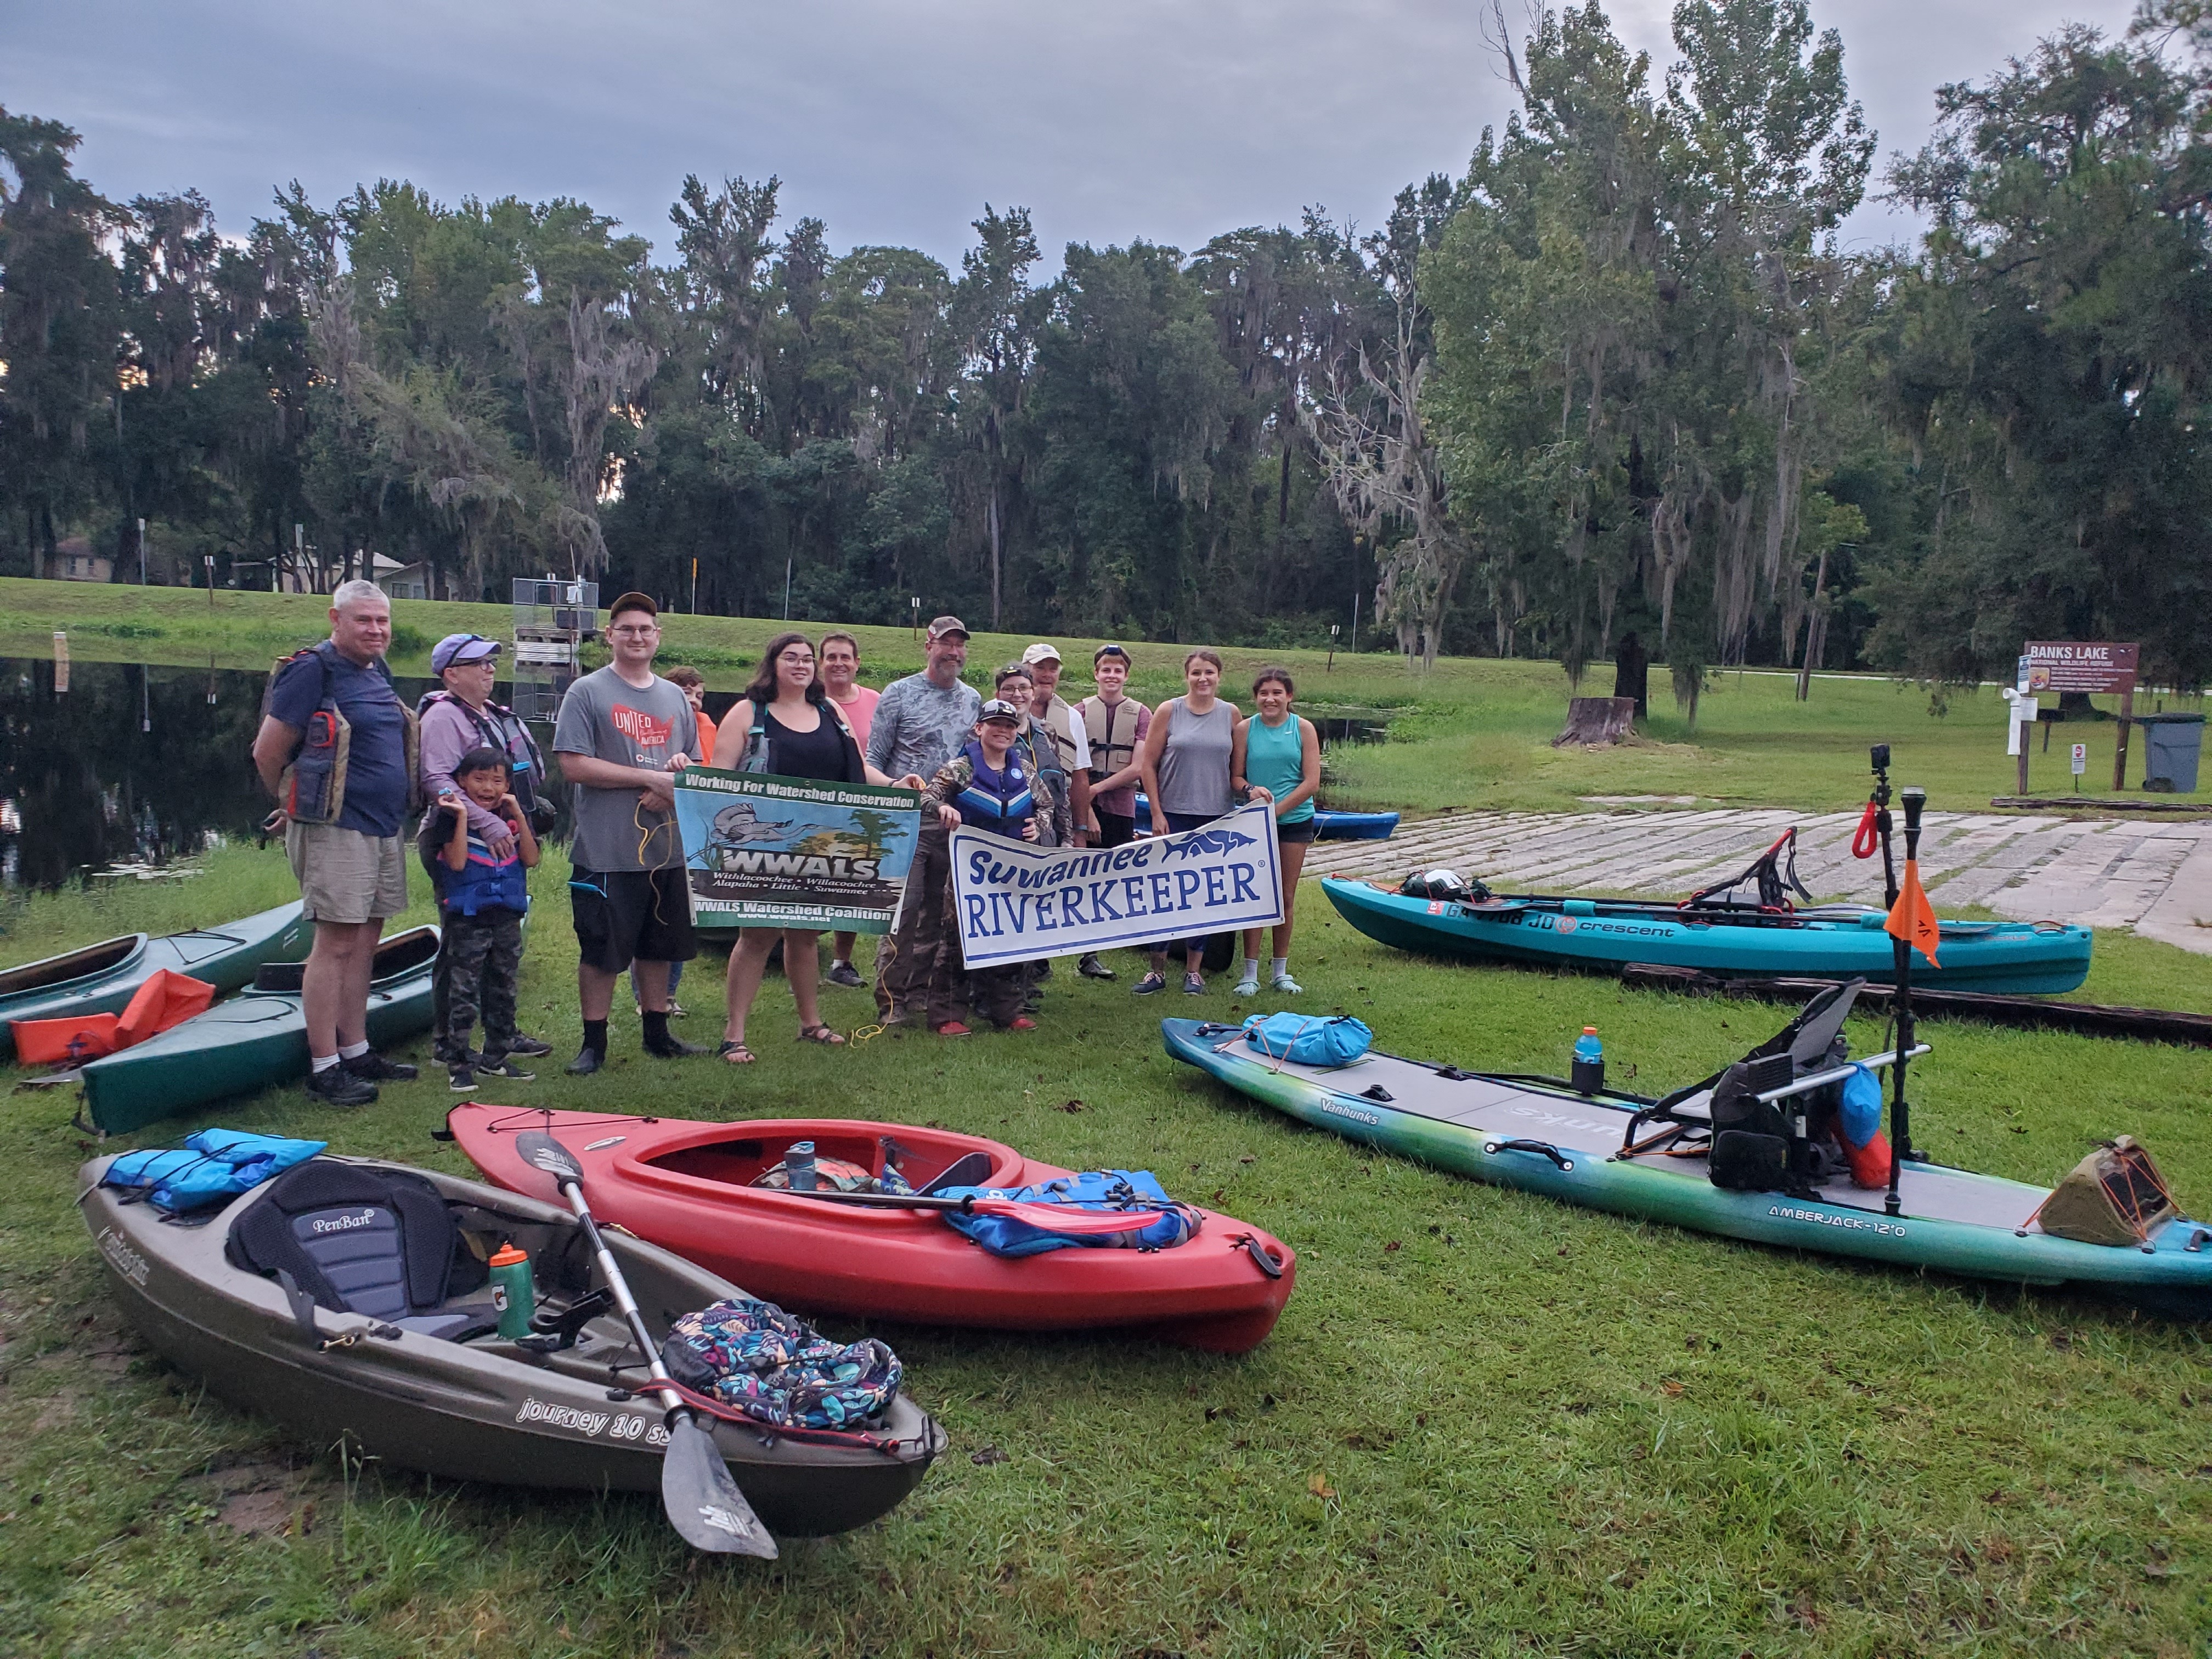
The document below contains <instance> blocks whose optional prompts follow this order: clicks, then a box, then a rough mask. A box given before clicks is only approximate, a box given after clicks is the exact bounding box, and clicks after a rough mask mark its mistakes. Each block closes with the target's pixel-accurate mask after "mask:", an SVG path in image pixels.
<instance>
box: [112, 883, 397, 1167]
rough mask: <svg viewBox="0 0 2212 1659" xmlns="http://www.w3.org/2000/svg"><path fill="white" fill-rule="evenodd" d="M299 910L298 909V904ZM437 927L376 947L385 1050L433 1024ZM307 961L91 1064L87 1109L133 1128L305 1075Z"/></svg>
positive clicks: (372, 1030) (374, 1027) (373, 1036)
mask: <svg viewBox="0 0 2212 1659" xmlns="http://www.w3.org/2000/svg"><path fill="white" fill-rule="evenodd" d="M295 908H296V907H295ZM437 957H438V930H437V929H436V928H435V927H410V928H409V929H408V930H407V931H406V932H404V933H394V934H392V936H391V937H390V938H389V939H384V940H382V941H381V942H380V943H379V944H378V945H377V947H376V963H375V966H374V969H372V970H371V978H370V981H369V990H368V1040H369V1041H370V1042H372V1043H374V1044H375V1045H376V1046H377V1047H378V1048H384V1047H386V1046H387V1045H389V1044H392V1043H397V1042H404V1041H405V1040H406V1039H407V1038H409V1037H410V1036H416V1035H418V1034H420V1033H421V1032H423V1031H427V1030H429V1029H430V971H431V969H432V967H433V966H434V965H435V963H436V961H437ZM303 967H304V964H303V963H270V964H269V965H267V966H265V967H264V968H263V969H261V970H260V972H259V973H258V974H257V975H255V976H254V981H253V987H252V989H251V990H248V991H246V992H244V993H242V994H240V995H238V996H234V997H233V998H231V999H230V1000H228V1002H218V1003H217V1004H216V1006H214V1007H212V1008H210V1009H209V1010H208V1011H207V1012H205V1013H204V1014H196V1015H194V1016H193V1017H192V1018H190V1019H188V1020H185V1022H183V1023H182V1024H178V1025H173V1026H171V1027H170V1028H169V1029H168V1030H166V1031H163V1032H161V1034H160V1035H159V1036H152V1037H149V1038H148V1039H147V1040H146V1041H145V1042H142V1043H139V1044H138V1045H137V1046H136V1047H135V1048H125V1049H124V1050H122V1051H121V1052H120V1053H118V1054H109V1055H108V1056H107V1057H106V1059H104V1060H93V1061H90V1062H89V1063H88V1064H87V1065H86V1066H85V1067H84V1102H85V1112H86V1115H87V1116H88V1117H89V1118H90V1119H91V1121H92V1123H93V1126H94V1127H95V1128H98V1129H100V1130H102V1131H103V1132H105V1133H109V1134H125V1133H129V1132H130V1131H131V1130H133V1129H138V1128H143V1127H144V1126H145V1125H147V1124H149V1123H152V1122H154V1121H157V1120H158V1119H161V1118H165V1117H175V1116H178V1115H181V1114H183V1113H185V1112H189V1111H191V1110H192V1109H194V1108H196V1107H200V1106H206V1105H210V1104H212V1103H215V1102H216V1101H218V1100H227V1099H228V1098H229V1097H231V1096H233V1095H242V1094H250V1093H252V1091H254V1090H256V1089H265V1088H268V1087H269V1086H270V1085H272V1084H279V1083H289V1082H291V1081H293V1080H294V1079H298V1078H303V1077H305V1076H306V1075H307V1015H306V1012H304V1010H303V1009H302V1008H301V990H300V984H301V969H302V968H303Z"/></svg>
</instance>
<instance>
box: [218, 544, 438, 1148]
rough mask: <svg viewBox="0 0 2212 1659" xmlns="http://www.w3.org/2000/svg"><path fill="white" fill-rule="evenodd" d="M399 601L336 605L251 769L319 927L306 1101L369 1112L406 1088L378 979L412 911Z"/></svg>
mask: <svg viewBox="0 0 2212 1659" xmlns="http://www.w3.org/2000/svg"><path fill="white" fill-rule="evenodd" d="M391 644H392V603H391V601H390V600H389V599H386V598H385V596H384V592H383V590H382V589H380V588H379V587H378V586H376V584H375V583H374V582H366V581H349V582H342V583H340V584H339V586H338V589H337V592H335V593H333V594H331V636H330V638H328V639H327V640H323V641H319V642H318V643H317V644H315V645H313V646H311V647H308V648H307V650H305V651H302V652H301V653H298V654H297V655H296V656H294V657H291V658H289V659H287V660H286V661H285V662H284V663H283V664H282V665H280V666H279V667H278V668H277V670H276V674H275V675H274V676H273V677H272V678H270V683H269V696H268V698H267V700H266V702H264V705H263V711H262V721H261V729H260V731H259V732H257V733H256V734H255V736H254V738H253V768H254V770H255V771H257V772H258V773H259V774H260V775H261V782H262V785H263V787H265V788H266V789H267V790H268V791H269V793H270V794H272V795H274V796H275V797H276V804H277V812H278V815H279V816H280V817H282V818H283V820H284V851H285V853H286V854H287V855H288V856H289V858H290V860H291V862H292V873H293V874H294V875H295V876H296V877H297V878H299V882H300V902H301V908H302V910H303V912H304V914H305V915H306V916H307V920H308V921H312V922H313V923H314V925H315V943H314V945H313V949H312V950H311V951H309V952H308V955H307V969H306V972H305V974H304V975H303V976H302V982H301V1004H302V1009H303V1012H305V1014H306V1016H307V1054H308V1057H309V1061H310V1064H311V1066H312V1067H313V1069H312V1070H311V1071H310V1073H308V1077H307V1095H308V1097H309V1098H310V1099H313V1100H318V1101H320V1102H321V1103H323V1104H324V1105H325V1106H363V1105H367V1104H368V1103H369V1102H370V1101H372V1100H374V1099H375V1098H376V1085H377V1084H378V1083H379V1082H380V1081H382V1080H385V1079H393V1080H398V1081H404V1080H406V1079H410V1078H412V1077H413V1076H414V1075H415V1068H414V1067H413V1066H401V1065H396V1064H394V1063H393V1062H392V1061H391V1060H386V1059H385V1058H384V1057H383V1056H382V1055H380V1054H377V1053H375V1052H374V1050H373V1049H371V1048H369V1046H368V982H369V975H370V973H371V970H372V969H373V967H374V963H375V960H376V941H377V939H378V937H379V935H380V934H381V933H383V931H384V924H385V922H386V920H387V919H389V918H390V917H392V916H396V915H398V914H399V913H400V912H401V911H403V910H404V909H405V908H407V860H406V853H405V848H404V842H403V841H402V832H403V831H404V828H405V819H406V817H407V814H408V811H409V810H410V808H411V807H412V806H413V805H415V803H416V764H417V758H418V755H419V738H418V735H417V731H416V724H415V716H414V715H413V714H411V713H410V712H409V710H408V708H407V706H406V705H405V704H404V703H403V702H400V701H399V696H398V692H397V691H395V690H393V688H392V671H391V670H390V669H389V668H387V667H386V666H385V664H384V653H385V652H386V650H387V649H389V648H390V647H391Z"/></svg>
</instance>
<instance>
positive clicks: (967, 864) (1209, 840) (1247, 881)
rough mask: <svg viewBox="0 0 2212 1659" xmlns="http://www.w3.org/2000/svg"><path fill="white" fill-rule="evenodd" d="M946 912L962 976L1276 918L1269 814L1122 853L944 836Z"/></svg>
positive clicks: (1277, 876) (1134, 845)
mask: <svg viewBox="0 0 2212 1659" xmlns="http://www.w3.org/2000/svg"><path fill="white" fill-rule="evenodd" d="M952 896H953V913H954V915H955V917H956V918H957V921H958V923H959V927H960V948H961V950H962V951H963V953H964V955H965V957H966V960H967V963H968V965H969V967H970V968H988V967H990V966H992V965H993V964H994V963H1004V962H1034V961H1036V959H1037V958H1038V957H1066V956H1073V955H1076V954H1077V953H1078V952H1079V951H1103V950H1105V949H1106V948H1107V947H1109V945H1148V944H1150V943H1152V941H1153V940H1155V939H1197V938H1200V937H1202V936H1203V935H1205V934H1207V933H1222V932H1225V931H1226V930H1228V929H1230V928H1235V927H1266V926H1267V925H1269V924H1270V923H1273V922H1278V921H1281V920H1282V919H1283V874H1282V866H1281V862H1280V860H1279V858H1278V857H1277V854H1276V850H1275V815H1274V809H1273V807H1271V806H1269V805H1267V803H1266V802H1264V801H1255V802H1254V803H1253V804H1252V805H1249V806H1244V807H1239V808H1238V809H1237V811H1234V812H1231V814H1230V815H1229V816H1228V817H1225V818H1216V819H1214V821H1213V822H1212V823H1209V824H1207V825H1206V826H1205V827H1204V828H1203V829H1185V830H1182V831H1179V832H1177V833H1176V834H1172V835H1165V836H1152V837H1150V838H1149V839H1147V840H1145V841H1133V842H1130V843H1129V844H1128V845H1127V846H1126V847H1105V848H1100V847H1050V848H1047V847H1031V846H1030V845H1028V844H1027V843H1026V842H1016V841H1008V840H1006V838H1005V837H1004V836H989V835H986V834H984V833H983V832H982V831H981V830H980V829H969V828H967V827H966V826H965V825H963V826H962V827H961V828H959V829H955V830H954V831H953V832H952Z"/></svg>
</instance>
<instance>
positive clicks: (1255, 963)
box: [1244, 957, 1260, 979]
mask: <svg viewBox="0 0 2212 1659" xmlns="http://www.w3.org/2000/svg"><path fill="white" fill-rule="evenodd" d="M1244 977H1245V978H1247V979H1257V978H1259V977H1260V958H1259V957H1245V958H1244Z"/></svg>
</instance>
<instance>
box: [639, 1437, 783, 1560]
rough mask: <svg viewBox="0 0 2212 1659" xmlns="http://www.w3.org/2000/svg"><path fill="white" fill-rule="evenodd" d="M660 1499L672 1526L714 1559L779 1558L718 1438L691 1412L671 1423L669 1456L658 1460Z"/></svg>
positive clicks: (766, 1529) (773, 1541) (690, 1542)
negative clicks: (716, 1557)
mask: <svg viewBox="0 0 2212 1659" xmlns="http://www.w3.org/2000/svg"><path fill="white" fill-rule="evenodd" d="M660 1501H661V1503H662V1504H664V1505H665V1507H666V1509H667V1510H668V1524H669V1525H670V1526H671V1527H673V1528H676V1530H677V1532H678V1534H681V1535H682V1537H683V1539H684V1542H685V1543H687V1544H689V1545H690V1546H691V1547H692V1548H693V1549H695V1550H705V1551H707V1552H708V1553H709V1554H713V1555H755V1556H758V1557H759V1558H760V1559H762V1560H763V1561H773V1560H775V1557H776V1548H775V1539H773V1538H771V1537H769V1533H768V1528H766V1527H763V1525H761V1519H760V1516H757V1515H755V1514H754V1513H753V1506H752V1505H751V1504H749V1503H747V1502H746V1501H745V1495H744V1493H743V1492H739V1491H738V1483H737V1482H736V1481H734V1480H732V1479H731V1478H730V1466H729V1465H728V1464H726V1463H725V1462H722V1454H721V1450H720V1448H719V1447H717V1446H716V1445H715V1444H714V1436H713V1435H711V1434H709V1433H708V1432H707V1431H706V1430H704V1429H702V1428H701V1427H700V1426H699V1421H698V1419H696V1418H695V1417H693V1416H692V1415H691V1414H690V1413H688V1412H679V1413H677V1414H676V1415H675V1416H674V1417H672V1418H671V1419H669V1423H668V1452H667V1455H665V1456H664V1457H663V1458H662V1459H661V1460H660Z"/></svg>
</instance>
